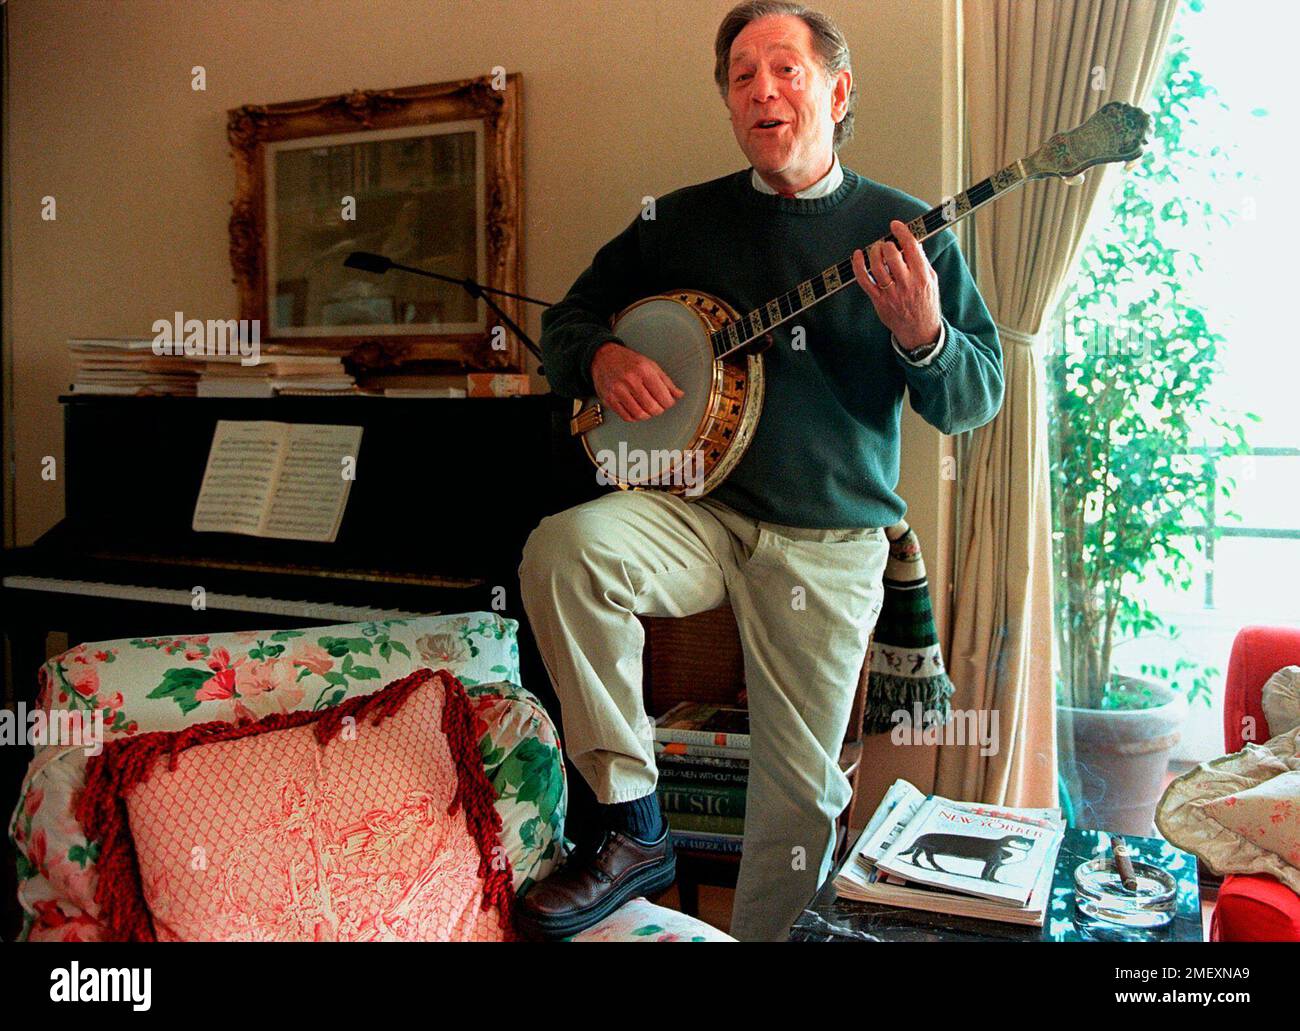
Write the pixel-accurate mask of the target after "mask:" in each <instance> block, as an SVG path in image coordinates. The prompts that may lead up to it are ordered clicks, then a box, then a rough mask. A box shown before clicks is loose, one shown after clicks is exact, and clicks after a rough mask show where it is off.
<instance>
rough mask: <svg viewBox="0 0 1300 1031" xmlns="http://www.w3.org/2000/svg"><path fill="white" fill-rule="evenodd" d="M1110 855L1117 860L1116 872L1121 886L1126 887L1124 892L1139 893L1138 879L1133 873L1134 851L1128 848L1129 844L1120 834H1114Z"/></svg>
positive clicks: (1111, 840)
mask: <svg viewBox="0 0 1300 1031" xmlns="http://www.w3.org/2000/svg"><path fill="white" fill-rule="evenodd" d="M1110 854H1111V855H1112V856H1113V857H1114V859H1115V870H1116V872H1117V873H1118V874H1119V882H1120V884H1122V885H1124V890H1125V891H1137V889H1138V879H1137V874H1136V873H1135V872H1134V871H1133V851H1132V849H1130V848H1129V847H1128V842H1127V841H1125V840H1124V839H1123V838H1122V837H1120V836H1119V835H1118V834H1112V835H1111V836H1110Z"/></svg>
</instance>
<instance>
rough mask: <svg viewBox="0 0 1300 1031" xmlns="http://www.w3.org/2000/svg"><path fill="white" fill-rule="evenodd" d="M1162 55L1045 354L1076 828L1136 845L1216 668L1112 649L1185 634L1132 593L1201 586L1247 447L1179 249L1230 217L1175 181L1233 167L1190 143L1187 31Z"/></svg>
mask: <svg viewBox="0 0 1300 1031" xmlns="http://www.w3.org/2000/svg"><path fill="white" fill-rule="evenodd" d="M1166 62H1167V63H1166V66H1165V72H1164V75H1163V76H1162V85H1161V86H1160V88H1159V89H1158V91H1157V95H1156V97H1155V98H1154V102H1153V103H1154V110H1153V112H1152V115H1153V120H1154V135H1155V144H1154V146H1153V147H1152V148H1151V149H1150V150H1149V151H1148V153H1147V155H1146V157H1145V158H1144V160H1143V162H1142V164H1141V165H1140V166H1139V167H1138V168H1137V169H1136V170H1135V171H1134V172H1133V173H1132V174H1130V175H1128V176H1126V177H1125V178H1124V180H1123V182H1122V184H1121V185H1120V187H1119V189H1118V190H1117V201H1116V203H1115V210H1114V218H1113V219H1111V220H1110V222H1109V223H1108V224H1106V225H1105V226H1103V227H1102V228H1101V229H1100V230H1099V231H1098V232H1097V233H1096V234H1095V235H1094V237H1093V238H1092V242H1091V244H1090V246H1089V247H1088V249H1087V250H1086V252H1085V254H1084V256H1083V259H1082V264H1081V268H1080V271H1079V273H1078V275H1077V277H1076V279H1075V281H1074V284H1073V290H1072V293H1071V295H1070V296H1069V297H1068V299H1067V302H1066V304H1065V305H1064V309H1063V310H1064V311H1065V312H1066V314H1065V316H1064V317H1063V319H1062V323H1061V326H1060V333H1059V337H1058V339H1057V340H1054V341H1053V346H1052V347H1051V349H1050V353H1049V355H1048V357H1047V361H1046V378H1047V381H1048V412H1049V437H1050V449H1051V456H1050V466H1051V478H1052V495H1053V508H1054V518H1053V522H1054V526H1053V535H1052V536H1053V558H1054V575H1055V581H1056V582H1055V592H1054V593H1055V607H1056V642H1055V643H1056V648H1057V662H1058V673H1057V698H1058V710H1057V711H1058V714H1059V718H1058V733H1059V739H1060V742H1061V749H1062V755H1063V756H1065V757H1066V758H1067V759H1068V758H1069V756H1070V749H1071V747H1072V749H1073V756H1072V757H1073V761H1063V762H1062V774H1063V778H1064V779H1065V780H1066V782H1067V785H1068V787H1069V789H1070V794H1071V797H1072V801H1073V803H1074V805H1075V813H1076V822H1077V823H1078V824H1079V825H1080V826H1088V827H1098V828H1101V829H1105V830H1114V831H1118V832H1120V833H1130V834H1149V833H1151V828H1152V817H1153V814H1154V810H1155V804H1156V801H1157V800H1158V799H1159V797H1160V794H1161V791H1162V789H1163V785H1164V779H1165V773H1166V769H1167V766H1168V762H1169V752H1170V749H1171V748H1172V747H1173V745H1174V744H1175V743H1176V742H1177V740H1178V734H1179V728H1180V727H1181V725H1182V723H1183V721H1184V719H1185V718H1186V715H1187V712H1188V703H1189V702H1192V703H1200V702H1204V703H1205V704H1207V705H1208V704H1209V703H1210V699H1211V693H1210V689H1209V678H1210V677H1211V676H1213V675H1215V674H1216V673H1217V670H1213V669H1209V668H1205V667H1201V666H1199V665H1198V664H1196V663H1193V662H1190V661H1188V660H1186V659H1179V660H1177V661H1176V662H1175V663H1174V664H1173V667H1172V668H1166V667H1159V668H1152V667H1150V666H1142V667H1139V668H1138V669H1137V670H1129V671H1127V672H1125V673H1120V672H1119V671H1117V670H1116V669H1115V668H1114V664H1113V652H1114V648H1115V645H1116V644H1117V643H1119V642H1121V641H1124V640H1132V639H1136V638H1138V637H1140V636H1144V635H1148V634H1153V633H1167V634H1168V635H1169V636H1170V637H1172V638H1176V637H1177V628H1175V627H1172V626H1169V625H1167V624H1166V623H1165V622H1164V621H1162V620H1161V618H1160V617H1159V616H1158V615H1157V614H1156V613H1155V612H1153V611H1152V610H1151V609H1150V607H1149V606H1148V605H1146V604H1145V603H1144V602H1143V601H1142V599H1141V598H1140V597H1139V596H1138V595H1137V593H1136V590H1135V589H1136V588H1137V587H1138V585H1140V584H1141V583H1142V582H1143V581H1145V580H1147V579H1149V578H1150V577H1152V576H1153V575H1158V576H1159V577H1160V578H1161V579H1162V580H1163V582H1164V583H1166V584H1169V585H1175V586H1178V587H1180V588H1182V589H1184V590H1186V589H1190V588H1191V587H1192V572H1193V566H1192V561H1191V551H1192V549H1195V550H1196V551H1201V550H1203V549H1204V546H1205V539H1206V538H1207V537H1208V536H1209V535H1211V534H1213V533H1214V528H1213V525H1212V521H1207V520H1206V519H1205V515H1206V514H1207V513H1209V512H1211V511H1213V505H1214V502H1215V499H1216V496H1218V495H1222V496H1225V497H1226V496H1229V495H1230V493H1231V488H1232V487H1233V483H1232V481H1231V480H1228V479H1225V478H1220V477H1218V476H1216V475H1215V469H1214V462H1215V460H1216V458H1217V457H1218V456H1222V455H1224V454H1232V453H1239V452H1241V451H1243V450H1245V449H1246V441H1245V436H1244V432H1243V429H1242V427H1241V426H1240V425H1239V424H1237V423H1235V422H1232V421H1230V420H1229V419H1228V418H1227V417H1225V415H1224V413H1222V412H1220V411H1219V410H1217V409H1216V408H1215V407H1214V405H1213V404H1212V402H1211V398H1210V395H1209V388H1210V385H1211V383H1212V381H1213V378H1214V375H1215V372H1216V371H1217V370H1218V367H1219V365H1218V360H1217V356H1216V348H1217V346H1218V344H1219V342H1220V341H1221V340H1222V339H1223V338H1222V337H1221V336H1220V335H1219V334H1217V333H1215V332H1213V331H1212V330H1211V329H1210V326H1209V324H1208V321H1207V319H1206V316H1205V313H1204V312H1203V311H1202V310H1200V309H1199V308H1198V307H1196V305H1195V301H1194V299H1193V298H1192V297H1191V295H1190V292H1189V291H1188V290H1187V287H1188V284H1189V283H1190V282H1193V281H1194V278H1195V270H1197V269H1199V267H1200V259H1199V257H1197V255H1196V253H1195V252H1194V251H1193V250H1191V249H1189V248H1186V247H1179V246H1175V243H1180V244H1181V243H1183V242H1184V241H1185V240H1186V241H1188V242H1190V243H1193V245H1194V244H1195V241H1197V240H1201V241H1203V240H1204V239H1205V238H1206V234H1207V233H1208V230H1209V226H1210V225H1211V224H1212V223H1217V224H1222V222H1225V221H1227V219H1226V218H1225V217H1224V216H1222V215H1221V214H1220V213H1218V212H1216V211H1214V210H1213V209H1212V207H1211V206H1210V205H1208V204H1204V203H1203V202H1202V201H1201V200H1200V199H1196V200H1195V201H1193V198H1192V197H1191V196H1189V195H1190V194H1191V193H1192V190H1191V188H1190V187H1189V185H1187V184H1183V185H1180V183H1182V181H1183V179H1184V178H1191V176H1189V175H1188V173H1189V172H1191V171H1192V170H1193V169H1195V174H1196V175H1199V176H1204V175H1206V174H1207V169H1210V170H1212V169H1213V167H1214V166H1215V165H1216V164H1218V163H1221V162H1222V161H1223V160H1224V158H1225V157H1226V155H1225V154H1224V153H1223V152H1222V151H1221V150H1220V149H1219V148H1218V147H1215V148H1213V150H1212V151H1211V152H1210V153H1208V154H1204V153H1200V152H1198V151H1197V149H1196V148H1194V147H1193V146H1192V145H1191V144H1190V143H1184V141H1183V130H1184V127H1185V125H1187V124H1194V123H1191V122H1189V117H1190V114H1189V113H1190V112H1192V111H1194V109H1195V107H1196V103H1197V102H1198V101H1204V99H1205V98H1206V97H1207V96H1209V95H1210V94H1212V92H1213V91H1212V90H1210V89H1209V88H1208V87H1207V86H1206V85H1205V84H1204V83H1203V82H1202V80H1201V77H1200V75H1199V74H1198V73H1197V72H1196V71H1195V70H1194V69H1193V68H1191V67H1189V63H1188V51H1187V48H1186V44H1185V42H1184V41H1183V40H1182V38H1181V37H1180V36H1177V35H1175V36H1174V38H1173V41H1172V43H1171V48H1170V52H1169V55H1168V57H1167V58H1166ZM1210 174H1213V172H1212V171H1210ZM1198 229H1199V231H1200V235H1199V237H1198V236H1197V235H1196V232H1195V231H1196V230H1198ZM1219 518H1220V519H1222V518H1223V516H1222V515H1220V516H1219ZM1207 522H1210V523H1211V525H1209V526H1208V527H1207Z"/></svg>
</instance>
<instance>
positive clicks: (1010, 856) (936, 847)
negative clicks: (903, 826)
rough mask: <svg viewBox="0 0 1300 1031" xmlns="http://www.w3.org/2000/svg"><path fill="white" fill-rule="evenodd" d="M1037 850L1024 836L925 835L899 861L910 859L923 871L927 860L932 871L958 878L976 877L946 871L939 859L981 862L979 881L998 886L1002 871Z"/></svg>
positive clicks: (1031, 841)
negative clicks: (937, 859)
mask: <svg viewBox="0 0 1300 1031" xmlns="http://www.w3.org/2000/svg"><path fill="white" fill-rule="evenodd" d="M1033 847H1034V842H1033V840H1032V839H1031V838H1026V837H1024V836H1023V835H1021V834H1007V835H1005V836H1003V837H1001V838H973V837H968V836H966V835H964V834H922V835H921V836H920V837H919V838H917V839H916V840H915V841H914V842H912V845H911V847H910V848H906V849H904V850H903V851H902V852H900V853H898V858H899V859H906V860H907V861H908V862H909V863H911V864H912V866H915V867H918V868H919V869H922V870H924V869H925V867H924V866H923V865H922V863H921V859H922V858H924V859H925V860H926V862H927V863H929V864H930V867H931V869H934V870H938V871H939V872H940V873H946V874H952V875H953V876H954V877H970V876H973V875H971V874H962V873H957V871H955V870H945V869H944V868H943V867H942V866H940V865H939V864H938V862H936V860H935V857H936V856H952V857H953V858H956V859H977V860H979V861H980V862H982V863H983V864H984V869H983V870H982V871H981V872H980V875H979V879H980V880H982V881H992V882H993V883H995V884H996V883H998V878H997V873H998V871H999V870H1000V869H1002V867H1004V866H1006V865H1008V864H1010V863H1018V862H1020V861H1021V860H1022V859H1024V858H1025V856H1027V855H1029V852H1030V850H1031V849H1032V848H1033Z"/></svg>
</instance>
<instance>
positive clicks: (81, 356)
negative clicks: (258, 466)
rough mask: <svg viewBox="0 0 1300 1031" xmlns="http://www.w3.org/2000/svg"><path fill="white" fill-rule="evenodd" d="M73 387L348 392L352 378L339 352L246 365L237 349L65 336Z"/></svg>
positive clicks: (129, 391) (96, 390)
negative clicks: (169, 349) (163, 350)
mask: <svg viewBox="0 0 1300 1031" xmlns="http://www.w3.org/2000/svg"><path fill="white" fill-rule="evenodd" d="M68 352H69V354H70V355H71V357H72V365H73V374H72V393H74V394H124V395H128V396H131V395H140V396H149V395H157V394H170V395H178V396H186V397H194V396H196V395H197V396H198V397H274V396H275V395H276V394H350V393H354V392H355V391H356V382H355V380H354V379H353V378H352V376H351V374H350V373H348V371H347V370H346V369H345V368H344V366H343V361H342V359H341V358H339V357H338V356H337V355H319V354H273V355H265V354H264V355H261V356H260V360H259V361H258V363H257V364H256V365H244V364H243V359H241V357H240V355H238V354H231V355H207V356H203V357H199V356H194V357H191V356H187V355H184V354H157V353H155V351H154V341H153V340H151V339H148V340H138V339H132V338H114V337H98V338H79V339H72V340H69V341H68Z"/></svg>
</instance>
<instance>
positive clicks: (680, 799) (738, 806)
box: [655, 775, 745, 817]
mask: <svg viewBox="0 0 1300 1031" xmlns="http://www.w3.org/2000/svg"><path fill="white" fill-rule="evenodd" d="M655 790H656V792H657V793H658V795H659V805H660V807H661V808H662V809H663V811H664V812H666V813H701V814H704V815H706V816H739V817H743V816H744V815H745V789H744V788H743V787H739V786H737V785H709V784H700V783H690V784H678V783H675V782H673V781H665V780H664V778H663V776H662V775H660V778H659V785H658V787H657V788H656V789H655Z"/></svg>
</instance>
